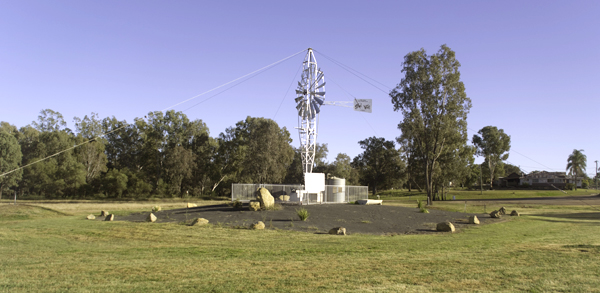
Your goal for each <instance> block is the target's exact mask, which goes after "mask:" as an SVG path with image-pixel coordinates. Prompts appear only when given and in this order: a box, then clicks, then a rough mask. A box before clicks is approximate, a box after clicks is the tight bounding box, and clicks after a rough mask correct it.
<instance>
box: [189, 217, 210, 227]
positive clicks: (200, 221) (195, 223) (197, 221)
mask: <svg viewBox="0 0 600 293" xmlns="http://www.w3.org/2000/svg"><path fill="white" fill-rule="evenodd" d="M206 224H208V220H207V219H205V218H197V219H195V220H194V221H193V222H192V223H191V224H190V226H200V225H206Z"/></svg>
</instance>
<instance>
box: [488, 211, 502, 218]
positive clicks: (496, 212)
mask: <svg viewBox="0 0 600 293" xmlns="http://www.w3.org/2000/svg"><path fill="white" fill-rule="evenodd" d="M490 217H492V218H500V212H499V211H493V212H491V213H490Z"/></svg>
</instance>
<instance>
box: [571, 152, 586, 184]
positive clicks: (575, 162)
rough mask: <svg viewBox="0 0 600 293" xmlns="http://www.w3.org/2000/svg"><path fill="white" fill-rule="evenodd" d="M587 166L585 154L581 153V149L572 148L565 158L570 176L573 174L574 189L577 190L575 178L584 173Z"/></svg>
mask: <svg viewBox="0 0 600 293" xmlns="http://www.w3.org/2000/svg"><path fill="white" fill-rule="evenodd" d="M586 167H587V156H586V155H584V154H583V150H577V149H575V150H573V152H572V153H571V154H570V155H569V158H568V159H567V172H569V174H570V175H571V176H574V178H575V181H574V182H573V184H574V186H575V190H577V178H578V177H581V178H582V179H583V175H581V174H584V175H585V168H586Z"/></svg>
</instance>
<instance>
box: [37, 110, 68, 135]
mask: <svg viewBox="0 0 600 293" xmlns="http://www.w3.org/2000/svg"><path fill="white" fill-rule="evenodd" d="M31 125H32V126H33V127H34V128H35V129H37V130H38V131H40V132H54V131H59V130H63V129H64V128H65V127H66V126H67V122H65V119H64V118H63V115H62V114H60V113H59V112H55V111H53V110H51V109H44V110H41V111H40V115H39V116H38V121H37V122H36V121H33V122H31Z"/></svg>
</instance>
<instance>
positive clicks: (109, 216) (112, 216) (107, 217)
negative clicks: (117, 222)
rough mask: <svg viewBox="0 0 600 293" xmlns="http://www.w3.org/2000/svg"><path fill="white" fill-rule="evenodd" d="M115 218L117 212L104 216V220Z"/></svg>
mask: <svg viewBox="0 0 600 293" xmlns="http://www.w3.org/2000/svg"><path fill="white" fill-rule="evenodd" d="M114 219H115V214H110V215H108V216H106V218H104V221H114Z"/></svg>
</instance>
